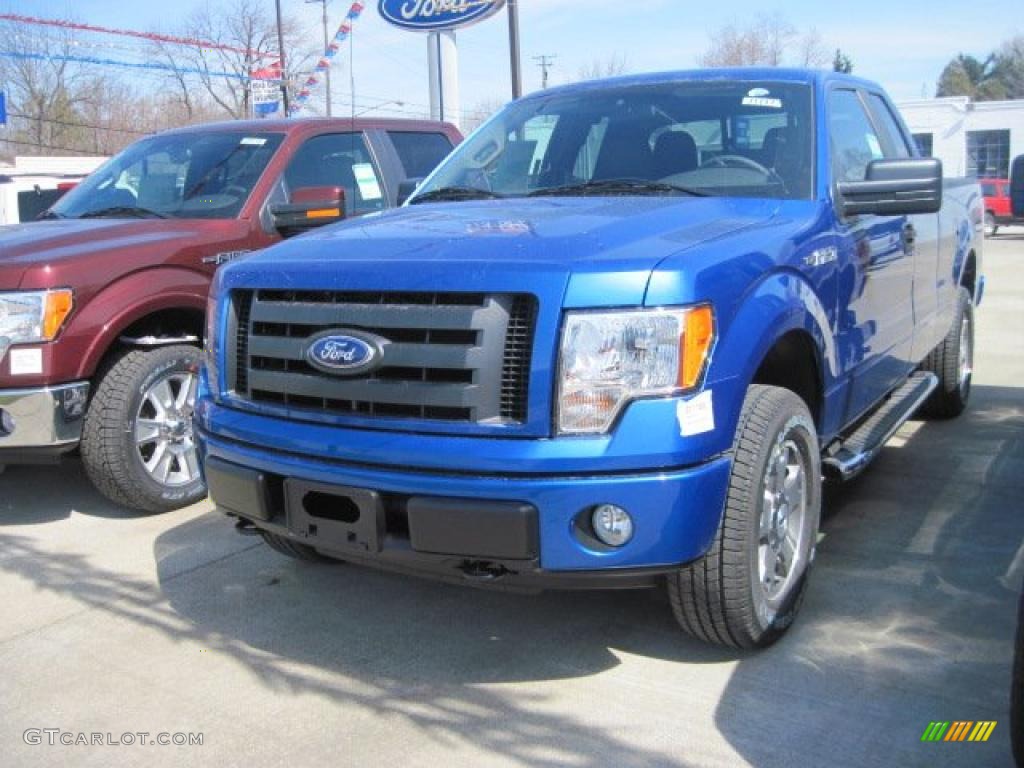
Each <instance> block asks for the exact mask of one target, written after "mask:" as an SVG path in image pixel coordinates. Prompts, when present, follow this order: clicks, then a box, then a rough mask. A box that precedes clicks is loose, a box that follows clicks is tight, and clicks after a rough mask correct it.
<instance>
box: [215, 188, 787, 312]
mask: <svg viewBox="0 0 1024 768" xmlns="http://www.w3.org/2000/svg"><path fill="white" fill-rule="evenodd" d="M778 206H779V203H778V201H773V200H747V199H727V198H712V197H706V198H705V197H700V198H698V197H693V198H690V197H582V198H579V197H577V198H568V197H566V198H534V199H515V200H484V201H472V202H461V203H437V204H423V205H415V206H408V207H405V208H401V209H398V210H394V211H389V212H385V213H383V214H380V215H373V216H366V217H363V218H360V219H355V220H351V221H348V222H345V223H343V224H340V225H336V226H333V227H327V228H325V229H323V230H319V231H317V232H314V233H311V234H309V235H306V236H303V237H298V238H293V239H292V240H289V241H286V242H283V243H280V244H278V245H276V246H274V247H272V248H269V249H266V250H264V251H262V252H259V253H257V254H254V255H253V256H252V257H250V258H248V259H246V260H245V262H243V263H239V264H235V265H232V266H231V267H230V268H229V269H227V270H222V275H223V279H224V287H226V288H230V287H232V286H234V285H238V286H242V285H246V286H250V287H284V286H291V287H296V288H312V287H323V288H340V289H366V290H380V289H381V287H382V286H387V287H389V288H393V289H394V290H423V289H424V287H426V286H430V287H429V288H427V290H439V289H441V290H465V291H474V290H485V291H493V290H532V291H534V292H538V291H539V287H538V285H537V283H538V282H543V283H544V287H545V288H546V289H548V290H545V291H544V292H545V293H548V292H549V291H550V293H552V294H553V293H555V292H556V290H553V289H556V286H558V284H559V283H560V284H561V286H560V287H561V288H562V293H563V295H564V304H563V305H564V306H567V307H568V306H574V305H575V304H576V302H577V300H578V301H579V302H580V304H579V305H580V306H583V305H590V306H594V305H598V304H608V305H614V304H619V305H623V304H639V303H641V302H642V300H643V296H644V291H645V290H646V286H647V282H648V280H649V278H650V275H651V272H652V270H653V269H654V268H655V267H656V266H657V265H658V264H659V263H660V262H661V261H662V260H664V259H666V258H667V257H669V256H672V255H675V254H678V253H680V252H681V251H684V250H687V249H689V248H693V247H694V246H697V245H700V244H705V243H709V242H711V241H715V240H718V239H720V238H725V237H729V236H732V235H735V234H736V233H738V232H741V231H746V230H749V229H750V228H752V227H758V226H763V225H765V224H766V223H767V222H768V221H769V220H770V219H771V218H772V216H773V213H774V212H775V211H776V209H777V208H778ZM570 281H571V285H570ZM597 297H599V299H597ZM560 298H561V297H560ZM596 299H597V300H596ZM560 303H561V302H560Z"/></svg>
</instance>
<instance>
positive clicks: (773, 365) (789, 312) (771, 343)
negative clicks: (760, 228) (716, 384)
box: [713, 272, 839, 434]
mask: <svg viewBox="0 0 1024 768" xmlns="http://www.w3.org/2000/svg"><path fill="white" fill-rule="evenodd" d="M714 363H718V366H717V370H716V371H715V377H716V378H723V379H724V378H733V379H734V381H735V383H736V387H735V395H734V396H736V397H739V398H742V397H743V394H742V393H744V392H746V390H747V389H748V388H749V387H750V386H751V385H752V384H767V385H772V386H779V387H782V388H784V389H789V390H791V391H793V392H795V393H796V394H797V395H798V396H799V397H800V398H801V399H803V400H804V402H806V403H807V406H808V409H809V410H810V411H811V414H812V415H813V416H814V419H815V424H816V425H817V426H818V429H819V433H823V432H827V431H828V423H829V418H828V417H829V415H830V414H829V408H828V403H827V396H826V393H827V392H829V391H830V390H831V389H833V385H834V382H835V381H836V380H837V378H838V376H839V358H838V351H837V347H836V340H835V336H834V333H833V331H832V329H831V325H830V322H829V316H828V312H827V311H826V310H825V307H824V305H823V304H822V302H821V300H820V299H819V297H818V295H817V294H816V292H815V291H814V290H813V288H812V287H811V286H810V285H809V284H808V283H807V282H806V281H805V280H804V279H803V278H802V277H801V276H800V275H798V274H795V273H789V272H780V273H776V274H773V275H770V276H768V277H766V278H765V279H764V280H762V281H761V282H760V284H759V285H758V286H756V287H755V288H754V290H752V291H751V292H749V293H748V294H747V296H746V297H745V298H744V299H743V300H742V304H741V306H740V308H739V310H738V311H737V312H736V314H735V316H734V317H733V318H732V320H731V321H730V322H729V324H728V328H727V330H726V331H725V333H724V335H723V338H722V339H720V341H719V345H718V347H717V348H716V351H715V361H714ZM714 363H713V364H714ZM732 410H734V411H735V412H736V413H738V410H739V409H738V408H735V409H732ZM729 426H730V428H731V430H732V431H733V432H734V431H735V428H736V423H735V421H734V422H733V423H731V424H730V425H729ZM730 434H731V433H730Z"/></svg>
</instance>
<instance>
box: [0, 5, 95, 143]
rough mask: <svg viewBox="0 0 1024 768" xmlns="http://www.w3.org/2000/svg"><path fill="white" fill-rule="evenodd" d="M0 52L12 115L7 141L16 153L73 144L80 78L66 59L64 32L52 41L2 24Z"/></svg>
mask: <svg viewBox="0 0 1024 768" xmlns="http://www.w3.org/2000/svg"><path fill="white" fill-rule="evenodd" d="M0 48H2V49H3V50H5V51H7V52H8V53H9V54H10V55H8V56H5V57H3V58H2V59H0V82H3V83H5V90H6V91H7V92H8V99H9V109H10V111H11V113H12V115H11V123H12V130H11V131H10V134H12V135H10V137H9V139H8V140H9V141H10V142H11V143H13V144H15V145H16V148H17V151H18V153H19V154H30V153H32V152H33V151H35V152H43V151H47V152H55V151H58V150H56V149H55V148H57V147H63V146H68V145H71V144H73V143H74V141H75V140H76V138H78V137H77V135H76V132H77V127H76V121H75V116H76V109H77V108H78V106H79V105H81V103H82V101H83V99H84V95H83V89H81V88H80V86H81V84H82V82H83V80H84V74H83V72H82V69H81V67H79V66H78V65H77V64H75V63H73V62H71V61H68V59H67V57H68V56H70V55H71V53H72V50H71V45H70V42H69V40H68V37H67V35H66V33H62V34H59V36H58V37H57V38H56V39H54V38H53V37H48V36H46V35H43V34H41V33H39V32H35V31H28V30H25V29H22V28H18V27H16V26H14V25H12V24H4V25H2V26H0ZM42 51H46V52H48V53H49V54H52V55H46V54H43V53H40V52H42ZM33 148H34V149H33Z"/></svg>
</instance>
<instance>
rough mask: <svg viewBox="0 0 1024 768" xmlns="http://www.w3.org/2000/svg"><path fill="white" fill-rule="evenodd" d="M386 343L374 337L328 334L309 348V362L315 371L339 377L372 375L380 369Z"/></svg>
mask: <svg viewBox="0 0 1024 768" xmlns="http://www.w3.org/2000/svg"><path fill="white" fill-rule="evenodd" d="M386 343H387V342H386V341H385V340H384V339H381V338H378V337H377V336H374V335H373V334H370V333H360V332H358V331H328V332H327V333H323V334H320V335H319V336H316V337H315V338H314V339H313V340H312V341H311V342H310V344H309V346H308V347H306V360H308V361H309V364H310V365H312V366H313V367H314V368H317V369H318V370H321V371H323V372H324V373H332V374H334V375H336V376H355V375H358V374H365V373H370V371H373V370H375V369H376V368H378V367H380V365H381V363H382V360H381V357H382V355H383V351H384V349H383V347H384V344H386Z"/></svg>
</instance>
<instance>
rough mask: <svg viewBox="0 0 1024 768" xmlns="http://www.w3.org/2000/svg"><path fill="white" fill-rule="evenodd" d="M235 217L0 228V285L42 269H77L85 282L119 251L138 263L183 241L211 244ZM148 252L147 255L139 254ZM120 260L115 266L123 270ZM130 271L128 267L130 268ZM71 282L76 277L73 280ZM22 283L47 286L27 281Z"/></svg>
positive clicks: (17, 283) (70, 272) (15, 284)
mask: <svg viewBox="0 0 1024 768" xmlns="http://www.w3.org/2000/svg"><path fill="white" fill-rule="evenodd" d="M226 225H228V226H229V227H230V228H231V229H235V228H237V226H238V222H235V221H231V222H224V221H197V220H182V219H139V220H135V219H131V220H125V219H65V220H53V221H37V222H31V223H27V224H14V225H11V226H6V227H0V290H11V289H15V288H19V287H22V283H23V282H25V279H26V274H27V273H28V272H29V271H30V270H31V272H32V273H33V275H35V274H38V275H39V277H38V279H37V278H35V277H33V278H32V279H31V280H30V282H32V283H36V282H38V281H39V280H45V277H44V273H49V272H51V271H56V272H59V273H60V274H61V277H62V279H63V280H64V281H67V279H68V278H69V277H73V276H74V275H75V274H76V273H77V274H81V275H82V277H85V278H86V280H87V281H89V282H91V281H92V279H94V278H95V277H97V276H98V275H97V274H96V272H97V270H98V271H100V272H106V271H107V268H109V266H112V265H111V261H115V260H119V259H118V257H119V256H120V255H128V254H129V253H131V254H133V259H137V260H138V261H139V266H142V263H141V262H145V261H149V262H150V263H152V257H153V256H156V260H158V261H159V260H160V258H161V256H157V255H156V253H155V252H161V251H162V252H163V254H162V257H163V258H167V256H169V255H170V254H171V253H173V252H175V251H178V250H179V249H180V248H181V247H183V246H186V245H200V244H203V243H214V242H217V241H218V240H221V239H223V238H224V235H225V230H226V229H227V228H228V227H227V226H226ZM143 254H150V258H148V259H147V258H143ZM124 268H125V264H124V263H123V262H121V264H120V269H121V270H122V271H124ZM129 271H130V270H129ZM73 282H77V280H74V281H73ZM25 287H27V288H40V287H52V286H44V285H26V286H25Z"/></svg>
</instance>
